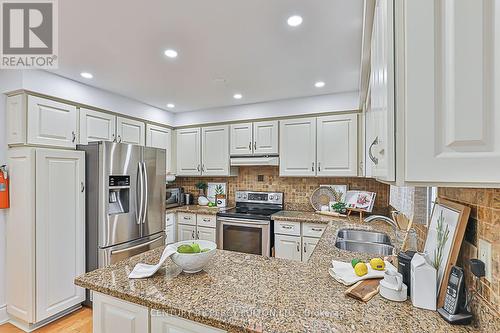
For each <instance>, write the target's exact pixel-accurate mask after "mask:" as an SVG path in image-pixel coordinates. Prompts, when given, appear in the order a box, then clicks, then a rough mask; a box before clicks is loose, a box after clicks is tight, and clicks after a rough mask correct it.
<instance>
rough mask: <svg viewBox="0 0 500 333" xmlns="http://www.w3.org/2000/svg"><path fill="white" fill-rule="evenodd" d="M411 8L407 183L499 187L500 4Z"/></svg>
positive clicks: (417, 0)
mask: <svg viewBox="0 0 500 333" xmlns="http://www.w3.org/2000/svg"><path fill="white" fill-rule="evenodd" d="M405 3H406V6H405V10H404V24H405V29H404V31H405V36H404V37H405V38H404V39H405V43H406V44H405V45H404V51H406V53H404V57H405V68H404V69H405V73H404V74H405V75H404V77H405V85H404V88H405V94H404V96H400V97H401V98H405V100H404V104H403V105H404V107H405V112H406V115H405V116H406V147H405V151H406V164H405V166H406V167H405V173H406V180H407V181H410V182H435V183H443V182H447V183H456V184H462V183H469V184H475V185H477V186H488V184H496V186H498V184H499V183H500V172H499V170H500V93H499V90H498V87H500V2H499V1H492V0H490V1H486V0H484V1H479V0H478V1H452V0H444V1H431V0H408V1H406V2H405ZM422 22H425V24H423V23H422ZM464 22H467V24H464ZM401 49H403V45H401ZM398 86H399V85H398Z"/></svg>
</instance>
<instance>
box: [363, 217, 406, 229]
mask: <svg viewBox="0 0 500 333" xmlns="http://www.w3.org/2000/svg"><path fill="white" fill-rule="evenodd" d="M373 221H384V222H386V223H388V224H390V225H391V226H392V228H393V229H394V232H395V233H397V231H399V227H398V225H397V223H396V222H395V221H394V220H393V219H391V218H389V217H387V216H383V215H370V216H368V217H367V218H365V219H364V222H366V223H368V222H373Z"/></svg>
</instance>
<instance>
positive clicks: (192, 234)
mask: <svg viewBox="0 0 500 333" xmlns="http://www.w3.org/2000/svg"><path fill="white" fill-rule="evenodd" d="M191 238H192V239H196V238H194V230H193V231H192V232H191Z"/></svg>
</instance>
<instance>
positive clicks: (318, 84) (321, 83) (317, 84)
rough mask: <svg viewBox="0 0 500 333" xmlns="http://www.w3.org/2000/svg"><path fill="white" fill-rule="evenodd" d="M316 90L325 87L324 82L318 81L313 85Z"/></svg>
mask: <svg viewBox="0 0 500 333" xmlns="http://www.w3.org/2000/svg"><path fill="white" fill-rule="evenodd" d="M314 86H315V87H316V88H323V87H324V86H325V82H323V81H318V82H316V83H315V84H314Z"/></svg>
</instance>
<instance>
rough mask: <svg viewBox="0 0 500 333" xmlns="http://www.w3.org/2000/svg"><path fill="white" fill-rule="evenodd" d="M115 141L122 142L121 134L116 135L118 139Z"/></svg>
mask: <svg viewBox="0 0 500 333" xmlns="http://www.w3.org/2000/svg"><path fill="white" fill-rule="evenodd" d="M116 142H118V143H120V142H122V136H121V135H118V140H117V141H116Z"/></svg>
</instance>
